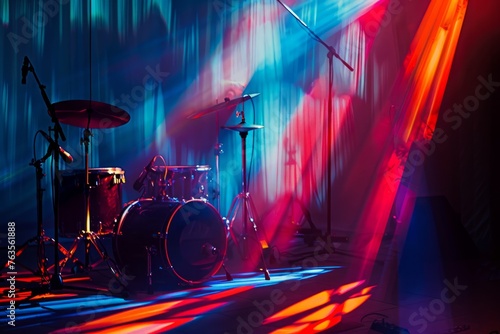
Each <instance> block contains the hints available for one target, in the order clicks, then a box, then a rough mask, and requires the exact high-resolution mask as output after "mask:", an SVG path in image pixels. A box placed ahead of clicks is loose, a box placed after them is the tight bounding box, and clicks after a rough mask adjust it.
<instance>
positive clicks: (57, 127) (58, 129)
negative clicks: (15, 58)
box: [26, 57, 66, 143]
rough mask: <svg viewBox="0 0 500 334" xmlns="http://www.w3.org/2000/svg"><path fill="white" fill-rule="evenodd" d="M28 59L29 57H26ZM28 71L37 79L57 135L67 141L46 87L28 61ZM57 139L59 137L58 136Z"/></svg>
mask: <svg viewBox="0 0 500 334" xmlns="http://www.w3.org/2000/svg"><path fill="white" fill-rule="evenodd" d="M26 58H27V57H26ZM28 62H29V64H28V71H29V72H31V73H33V76H34V77H35V80H36V83H37V84H38V87H39V88H40V93H41V94H42V98H43V102H45V105H46V106H47V109H48V111H49V114H50V117H51V119H52V122H53V123H54V131H55V132H56V134H59V136H61V140H62V141H66V136H65V135H64V132H63V130H62V128H61V124H60V123H59V120H58V119H57V116H56V111H55V110H54V106H53V105H52V103H51V102H50V100H49V97H48V96H47V93H46V92H45V86H44V85H42V84H41V82H40V80H39V79H38V76H37V75H36V72H35V68H34V67H33V64H32V63H31V61H30V60H29V59H28ZM56 138H57V136H56ZM56 143H57V141H56Z"/></svg>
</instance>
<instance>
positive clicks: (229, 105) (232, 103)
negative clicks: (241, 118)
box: [188, 93, 260, 119]
mask: <svg viewBox="0 0 500 334" xmlns="http://www.w3.org/2000/svg"><path fill="white" fill-rule="evenodd" d="M259 95H260V93H254V94H245V95H243V96H240V97H237V98H235V99H232V100H227V101H224V102H222V103H219V104H216V105H214V106H211V107H208V108H205V109H203V110H200V111H198V112H196V113H194V114H192V115H190V116H188V118H191V119H196V118H200V117H203V116H206V115H208V114H211V113H213V112H219V111H224V110H232V109H233V108H235V107H236V106H237V105H238V104H240V103H242V102H245V101H247V100H249V99H253V98H254V97H256V96H259Z"/></svg>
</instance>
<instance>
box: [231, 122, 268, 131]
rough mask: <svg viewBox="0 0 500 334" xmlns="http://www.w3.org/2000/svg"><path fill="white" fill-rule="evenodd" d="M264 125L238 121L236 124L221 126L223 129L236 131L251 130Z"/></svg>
mask: <svg viewBox="0 0 500 334" xmlns="http://www.w3.org/2000/svg"><path fill="white" fill-rule="evenodd" d="M263 127H264V125H257V124H248V123H240V124H238V125H232V126H223V127H222V128H223V129H227V130H232V131H238V132H248V131H252V130H257V129H262V128H263Z"/></svg>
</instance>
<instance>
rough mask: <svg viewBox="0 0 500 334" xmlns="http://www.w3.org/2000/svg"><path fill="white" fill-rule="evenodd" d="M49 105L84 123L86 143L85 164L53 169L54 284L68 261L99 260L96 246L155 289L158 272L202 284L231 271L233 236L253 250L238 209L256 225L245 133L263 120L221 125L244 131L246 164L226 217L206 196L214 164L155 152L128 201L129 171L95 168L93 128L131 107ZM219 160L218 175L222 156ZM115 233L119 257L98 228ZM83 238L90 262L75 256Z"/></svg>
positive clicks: (60, 116) (55, 115)
mask: <svg viewBox="0 0 500 334" xmlns="http://www.w3.org/2000/svg"><path fill="white" fill-rule="evenodd" d="M257 95H259V94H251V95H244V96H241V97H238V98H235V99H233V100H228V99H226V100H225V101H224V102H223V103H220V104H217V105H215V106H212V107H210V108H207V109H204V110H201V111H199V112H198V113H196V114H193V115H191V116H190V118H199V117H203V116H205V115H207V114H210V113H213V112H220V111H223V110H229V109H233V108H236V106H237V105H238V104H240V103H243V102H245V101H247V100H248V99H251V98H253V97H255V96H257ZM48 105H50V108H49V114H51V116H52V119H53V120H54V119H55V120H57V121H58V122H61V123H64V124H67V125H71V126H76V127H80V128H83V129H84V130H83V138H82V139H81V143H82V144H83V145H84V146H85V169H84V170H71V169H69V170H61V171H59V170H57V167H55V168H56V173H55V175H58V176H59V177H58V178H57V179H58V180H55V182H54V183H57V184H58V185H57V187H56V188H59V190H58V189H56V190H57V191H55V196H56V201H55V202H56V204H55V205H54V213H55V216H56V218H55V249H59V251H61V248H63V250H62V253H63V255H64V256H65V258H64V259H62V260H59V258H58V256H57V255H56V256H55V261H54V267H55V268H54V275H55V276H57V277H56V278H55V279H54V277H53V279H52V280H51V283H52V284H54V285H58V284H62V278H61V272H62V269H63V268H64V266H65V265H66V264H67V263H68V261H72V262H73V263H78V266H77V267H74V268H73V271H74V272H83V271H85V270H87V269H92V268H94V267H95V266H96V265H97V264H96V263H94V264H91V263H90V257H89V253H90V248H91V246H94V247H95V249H96V250H97V253H98V254H99V256H100V258H101V260H100V261H99V263H100V262H102V261H105V262H106V263H107V264H108V266H109V268H110V269H111V271H112V273H113V274H114V275H115V276H116V277H117V278H118V279H120V280H121V278H122V277H123V276H125V275H127V277H131V275H133V276H135V277H142V278H143V280H142V281H143V282H146V283H147V284H148V290H149V291H151V290H152V284H153V281H154V280H156V281H158V282H163V281H165V280H166V281H170V282H175V283H177V284H186V285H192V284H198V283H202V282H204V281H206V280H208V279H209V278H211V277H212V276H213V275H215V274H216V273H217V272H218V271H219V270H220V269H221V268H223V269H224V271H225V273H226V277H227V279H228V280H231V279H232V277H231V275H230V274H229V272H228V270H227V269H226V266H225V265H224V261H225V257H226V251H227V249H228V244H229V242H228V241H229V240H232V241H234V244H235V245H236V247H238V249H239V250H243V252H245V251H247V252H248V249H247V248H246V247H245V245H240V244H239V240H246V239H248V238H247V237H248V236H247V235H246V233H247V232H246V230H247V229H246V228H244V229H243V230H242V231H236V229H235V228H234V226H235V220H236V217H237V213H238V211H239V210H240V209H241V210H243V212H242V216H241V217H242V219H243V222H242V223H243V225H244V226H246V225H247V224H250V225H251V227H252V228H253V230H254V231H255V233H257V228H258V219H257V218H256V210H255V206H254V205H253V203H252V202H251V198H250V194H249V192H248V184H247V181H246V178H247V177H246V151H245V150H246V143H245V139H246V137H247V135H248V132H249V131H253V130H257V129H261V128H263V126H261V125H253V124H247V123H246V121H245V117H244V111H243V112H241V114H240V115H242V120H241V123H239V124H238V125H235V126H227V127H223V128H225V129H228V130H231V131H235V132H238V133H239V135H240V137H241V140H242V164H243V166H242V167H243V168H242V174H243V175H242V180H243V182H242V192H241V193H240V194H238V195H237V196H236V198H235V199H234V200H233V202H232V204H231V208H230V210H229V213H228V215H227V218H223V217H222V216H221V214H220V213H219V211H218V209H216V208H215V207H214V205H212V204H211V203H210V202H209V199H208V197H209V196H208V183H209V182H210V177H209V172H210V170H211V168H210V166H208V165H196V166H183V165H173V166H170V165H167V164H166V163H165V159H163V157H162V156H161V155H158V156H155V157H154V158H153V159H152V160H151V161H150V162H149V164H148V165H147V166H146V167H145V168H144V170H143V171H142V173H141V174H140V175H139V177H138V179H137V180H136V181H135V183H134V185H133V188H134V189H135V190H136V191H139V192H140V193H141V194H140V196H139V197H138V198H137V199H136V200H134V201H131V202H128V203H126V204H125V205H124V204H122V185H123V183H125V173H124V171H123V170H122V169H121V168H89V158H88V147H89V142H90V137H91V136H92V133H91V130H90V129H102V128H106V129H109V128H113V127H118V126H122V125H124V124H126V123H128V121H129V120H130V116H129V114H128V113H127V112H126V111H125V110H122V109H120V108H118V107H115V106H112V105H109V104H105V103H102V102H96V101H86V100H70V101H62V102H58V103H55V104H48ZM56 124H58V123H57V122H56ZM52 131H53V132H54V133H55V140H53V141H54V142H55V143H56V144H57V139H58V138H57V131H55V129H50V131H49V132H52ZM61 133H62V132H61ZM54 157H56V155H54ZM158 159H161V160H163V164H162V165H157V164H156V160H158ZM54 165H57V161H56V163H55V164H54ZM216 165H217V168H216V174H217V176H218V174H219V170H218V161H217V164H216ZM218 184H219V183H218V182H217V185H218ZM215 193H216V194H217V196H218V195H219V190H218V189H216V190H215ZM59 233H60V234H61V235H62V236H64V237H69V238H74V241H73V244H72V245H71V247H70V248H69V249H68V250H66V249H64V247H62V246H61V245H60V244H59V239H58V238H59ZM42 234H43V229H42V228H41V223H40V222H39V229H38V239H39V240H42V239H43V240H46V239H47V237H45V236H42ZM109 235H111V236H112V248H113V255H114V259H113V258H112V257H109V256H108V255H107V252H106V251H105V249H104V247H103V245H102V241H101V240H100V236H109ZM256 235H257V234H256ZM81 242H83V243H84V245H85V263H82V262H80V261H79V260H78V259H77V258H76V256H75V255H76V251H77V248H78V245H79V244H80V243H81ZM245 249H246V250H245ZM259 251H260V254H259V255H260V256H261V258H262V264H263V272H264V274H265V279H267V280H269V279H270V277H269V272H268V270H267V267H266V264H265V261H264V255H263V249H262V248H260V250H259ZM55 253H56V254H57V253H58V251H55ZM240 253H241V252H240ZM245 258H246V255H245V254H242V260H244V259H245ZM42 265H43V263H42ZM40 272H41V273H47V270H46V268H40Z"/></svg>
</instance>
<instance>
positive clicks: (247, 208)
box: [227, 112, 271, 280]
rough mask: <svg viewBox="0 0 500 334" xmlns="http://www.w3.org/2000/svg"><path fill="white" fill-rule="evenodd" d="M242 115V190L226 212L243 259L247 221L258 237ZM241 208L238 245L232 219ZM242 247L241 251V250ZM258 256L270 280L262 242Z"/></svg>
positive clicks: (266, 277) (246, 133)
mask: <svg viewBox="0 0 500 334" xmlns="http://www.w3.org/2000/svg"><path fill="white" fill-rule="evenodd" d="M241 115H242V121H241V123H240V125H241V126H242V127H240V128H238V130H237V131H238V132H239V133H240V137H241V160H242V188H243V191H242V192H241V193H239V194H238V195H237V196H236V197H235V198H234V199H233V201H232V203H231V206H230V208H229V211H228V214H227V219H229V234H230V236H231V238H232V240H233V242H234V243H235V245H236V247H237V248H238V249H239V250H240V252H242V253H243V254H241V255H242V257H243V258H244V259H245V258H246V257H248V254H246V252H248V248H249V247H247V246H248V245H247V243H248V242H249V240H248V237H247V235H246V233H247V223H250V224H251V226H252V228H253V230H254V232H255V235H256V237H257V239H258V232H257V220H256V213H257V210H256V209H255V205H254V203H253V201H252V198H251V197H250V192H249V191H248V185H247V170H246V163H247V162H246V138H247V135H248V131H249V129H248V128H246V127H244V125H245V114H244V112H241ZM239 208H242V209H243V230H242V235H241V236H240V237H241V239H242V240H243V242H244V243H245V244H243V245H242V246H241V247H240V241H238V238H237V237H236V236H235V234H234V231H233V225H234V221H235V219H236V217H237V214H238V209H239ZM242 249H243V251H241V250H242ZM260 257H261V260H262V265H263V267H264V268H263V271H264V276H265V279H266V280H270V279H271V278H270V276H269V270H268V269H267V266H266V261H265V258H264V251H263V249H262V244H261V247H260Z"/></svg>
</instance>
